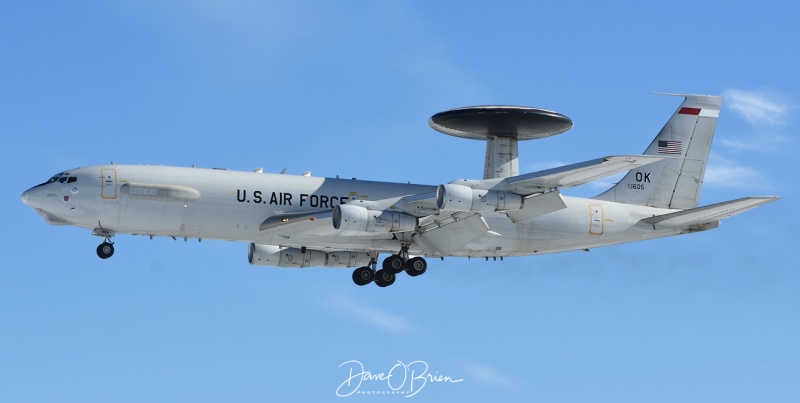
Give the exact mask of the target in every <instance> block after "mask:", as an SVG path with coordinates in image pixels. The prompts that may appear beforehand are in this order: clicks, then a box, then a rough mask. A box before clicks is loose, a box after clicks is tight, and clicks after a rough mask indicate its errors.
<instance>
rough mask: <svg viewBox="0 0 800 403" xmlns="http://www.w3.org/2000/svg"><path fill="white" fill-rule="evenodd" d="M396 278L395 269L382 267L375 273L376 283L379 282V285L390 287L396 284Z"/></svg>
mask: <svg viewBox="0 0 800 403" xmlns="http://www.w3.org/2000/svg"><path fill="white" fill-rule="evenodd" d="M395 278H396V277H395V275H394V271H392V270H387V269H381V270H378V272H377V273H375V284H377V285H378V287H388V286H390V285H392V284H394V280H395Z"/></svg>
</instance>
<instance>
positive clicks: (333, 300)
mask: <svg viewBox="0 0 800 403" xmlns="http://www.w3.org/2000/svg"><path fill="white" fill-rule="evenodd" d="M322 304H323V305H325V307H327V308H329V309H332V310H333V311H335V312H336V313H338V314H341V315H342V316H345V317H347V318H349V319H354V320H356V321H358V322H361V323H362V324H365V325H368V326H372V327H376V328H378V329H381V330H384V331H387V332H390V333H396V334H409V333H414V332H415V331H416V330H417V327H416V326H414V324H413V323H411V322H409V321H408V320H406V319H405V318H403V317H401V316H399V315H396V314H394V313H392V312H389V311H387V310H384V309H380V308H376V307H374V306H372V305H371V304H370V303H369V302H363V301H357V300H355V299H354V298H352V297H350V296H347V295H339V294H336V295H331V296H329V297H328V298H326V299H325V300H323V301H322Z"/></svg>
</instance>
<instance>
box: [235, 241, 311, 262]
mask: <svg viewBox="0 0 800 403" xmlns="http://www.w3.org/2000/svg"><path fill="white" fill-rule="evenodd" d="M247 260H248V261H249V262H250V264H252V265H256V266H277V267H314V266H324V265H325V253H323V252H320V251H317V250H311V249H306V251H305V253H303V251H302V249H297V248H281V247H280V246H275V245H257V244H254V243H251V244H250V251H249V252H248V254H247Z"/></svg>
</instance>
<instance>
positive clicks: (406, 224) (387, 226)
mask: <svg viewBox="0 0 800 403" xmlns="http://www.w3.org/2000/svg"><path fill="white" fill-rule="evenodd" d="M332 221H333V228H335V229H337V230H339V231H345V232H382V233H386V232H404V231H413V230H415V229H416V228H417V224H418V220H417V217H413V216H410V215H408V214H404V213H399V212H396V211H381V210H368V209H366V208H364V207H361V206H354V205H351V204H340V205H338V206H336V207H334V208H333V220H332Z"/></svg>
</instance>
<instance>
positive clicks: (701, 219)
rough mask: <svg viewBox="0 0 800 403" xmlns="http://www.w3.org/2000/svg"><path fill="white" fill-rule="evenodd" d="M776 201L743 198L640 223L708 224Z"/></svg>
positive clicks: (772, 198) (766, 198) (659, 216)
mask: <svg viewBox="0 0 800 403" xmlns="http://www.w3.org/2000/svg"><path fill="white" fill-rule="evenodd" d="M778 199H780V197H778V196H762V197H745V198H743V199H738V200H731V201H726V202H722V203H717V204H712V205H710V206H704V207H698V208H693V209H689V210H683V211H678V212H676V213H669V214H662V215H658V216H655V217H650V218H645V219H643V220H642V222H644V223H647V224H652V225H657V226H663V227H685V226H695V225H703V224H709V223H713V222H718V221H719V220H722V219H723V218H727V217H730V216H734V215H736V214H739V213H743V212H745V211H747V210H750V209H754V208H756V207H758V206H760V205H762V204H767V203H769V202H772V201H775V200H778Z"/></svg>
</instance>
